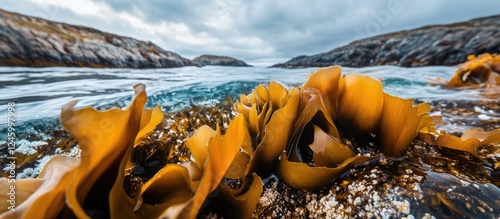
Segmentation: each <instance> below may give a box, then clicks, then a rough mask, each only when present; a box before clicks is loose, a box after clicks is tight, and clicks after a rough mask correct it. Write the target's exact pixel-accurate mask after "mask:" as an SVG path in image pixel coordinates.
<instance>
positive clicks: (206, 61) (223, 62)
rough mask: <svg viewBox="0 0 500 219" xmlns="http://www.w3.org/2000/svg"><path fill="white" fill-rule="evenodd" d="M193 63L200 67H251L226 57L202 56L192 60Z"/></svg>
mask: <svg viewBox="0 0 500 219" xmlns="http://www.w3.org/2000/svg"><path fill="white" fill-rule="evenodd" d="M193 62H195V63H197V64H198V65H201V66H205V65H220V66H241V67H251V65H248V64H247V63H245V62H244V61H241V60H238V59H235V58H232V57H227V56H214V55H202V56H198V57H196V58H195V59H193Z"/></svg>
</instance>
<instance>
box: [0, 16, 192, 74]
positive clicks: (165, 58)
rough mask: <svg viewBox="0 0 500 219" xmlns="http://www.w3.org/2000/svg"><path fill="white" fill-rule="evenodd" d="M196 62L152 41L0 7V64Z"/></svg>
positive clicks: (151, 64) (168, 64)
mask: <svg viewBox="0 0 500 219" xmlns="http://www.w3.org/2000/svg"><path fill="white" fill-rule="evenodd" d="M194 65H196V64H195V63H194V62H192V61H191V60H188V59H185V58H183V57H181V56H180V55H178V54H176V53H173V52H170V51H166V50H163V49H162V48H160V47H158V46H157V45H155V44H153V43H151V42H144V41H140V40H136V39H133V38H129V37H123V36H118V35H114V34H110V33H106V32H101V31H99V30H96V29H92V28H87V27H82V26H76V25H69V24H64V23H59V22H52V21H48V20H44V19H40V18H35V17H29V16H24V15H21V14H17V13H11V12H7V11H3V10H0V66H27V67H47V66H73V67H112V68H171V67H183V66H194Z"/></svg>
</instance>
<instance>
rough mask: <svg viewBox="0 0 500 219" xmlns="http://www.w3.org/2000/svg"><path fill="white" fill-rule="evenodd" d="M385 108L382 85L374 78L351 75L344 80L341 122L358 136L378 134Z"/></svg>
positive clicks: (340, 101) (341, 84)
mask: <svg viewBox="0 0 500 219" xmlns="http://www.w3.org/2000/svg"><path fill="white" fill-rule="evenodd" d="M383 107H384V91H383V90H382V83H381V82H380V81H379V80H376V79H374V78H372V77H369V76H365V75H360V74H350V75H347V76H345V77H343V78H342V80H341V82H340V94H339V104H338V111H339V120H340V121H342V122H343V123H344V124H345V125H347V126H350V127H351V129H353V130H355V131H356V132H357V133H358V134H368V133H376V132H377V131H378V129H379V126H380V120H381V118H382V110H383Z"/></svg>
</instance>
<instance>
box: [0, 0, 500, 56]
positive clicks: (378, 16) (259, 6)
mask: <svg viewBox="0 0 500 219" xmlns="http://www.w3.org/2000/svg"><path fill="white" fill-rule="evenodd" d="M28 1H29V0H2V6H0V7H2V8H4V9H6V10H14V11H17V12H20V13H24V14H28V15H37V14H42V15H43V13H40V12H41V11H43V10H45V11H47V10H48V11H49V12H54V11H57V10H58V9H55V8H52V9H50V8H49V9H47V7H45V9H44V4H43V3H36V4H33V2H30V3H27V2H28ZM88 1H95V2H98V1H97V0H88ZM391 2H392V3H394V4H396V5H399V7H398V8H397V9H399V10H398V11H397V12H398V13H395V14H394V13H390V7H391V6H389V4H390V3H391ZM105 3H106V4H107V5H109V6H110V7H111V8H112V9H113V10H114V11H115V12H126V13H128V14H131V15H133V16H136V17H138V18H139V19H141V20H143V22H146V23H148V24H150V25H153V26H159V25H160V24H161V23H162V22H173V23H177V24H183V25H185V26H187V27H188V28H189V31H190V34H191V35H192V36H193V37H199V36H205V38H203V37H200V40H199V41H197V42H187V41H182V39H179V38H178V36H175V35H174V36H170V35H154V36H151V35H147V34H146V33H141V32H140V31H139V30H135V29H134V28H133V27H132V24H130V23H128V22H123V21H120V20H116V19H115V20H106V21H102V20H100V19H99V18H97V17H95V16H94V17H93V16H82V15H78V14H75V13H74V12H73V11H71V10H68V9H64V8H61V9H59V11H57V13H55V14H54V15H53V16H51V17H48V19H52V20H57V21H65V22H67V23H75V24H81V25H86V26H91V27H94V28H97V29H101V30H103V31H108V32H112V33H117V34H120V35H126V36H130V37H135V38H138V39H142V40H151V41H153V42H154V43H156V44H158V45H159V46H161V47H163V48H165V49H167V50H173V51H174V52H177V53H179V54H181V55H183V56H186V57H189V58H192V57H195V56H198V55H201V54H217V55H229V56H234V57H236V58H240V59H243V60H245V61H248V62H250V63H252V62H253V61H259V62H260V61H263V60H266V59H268V60H271V59H273V60H284V59H288V58H292V57H294V56H298V55H303V54H305V55H311V54H316V53H321V52H327V51H330V50H332V49H334V48H335V47H338V46H342V45H345V44H347V43H349V42H351V41H353V40H356V39H359V38H360V37H366V36H372V35H377V34H383V33H388V32H393V31H399V30H404V29H412V28H416V27H421V26H424V25H431V24H439V23H450V22H458V21H465V20H469V19H471V18H476V17H481V16H488V15H494V14H498V13H500V9H498V6H497V5H498V4H497V0H485V1H481V4H479V3H477V2H472V1H467V0H458V1H457V0H439V1H424V0H373V1H361V0H353V1H300V0H294V1H292V0H288V1H285V0H279V1H264V0H256V1H243V0H216V1H195V0H187V1H181V0H174V1H160V0H142V1H135V0H106V1H105ZM51 10H52V11H51ZM388 11H389V17H387V16H386V17H384V14H385V15H387V13H388ZM38 16H40V15H38ZM42 17H43V16H42ZM225 17H227V18H228V19H229V20H230V21H229V22H225V21H227V20H224V18H225ZM210 22H212V23H213V22H216V23H215V26H213V25H210ZM217 22H218V23H217ZM377 25H378V26H377ZM367 27H368V29H367ZM370 28H371V29H370ZM367 30H368V31H367ZM360 33H362V34H360ZM206 39H215V40H211V41H210V42H205V41H203V40H206ZM200 45H203V46H200Z"/></svg>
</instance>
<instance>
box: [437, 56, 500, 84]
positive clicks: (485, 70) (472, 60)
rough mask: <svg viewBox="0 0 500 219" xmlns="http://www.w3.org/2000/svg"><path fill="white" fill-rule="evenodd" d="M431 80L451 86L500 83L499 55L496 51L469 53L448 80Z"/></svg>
mask: <svg viewBox="0 0 500 219" xmlns="http://www.w3.org/2000/svg"><path fill="white" fill-rule="evenodd" d="M431 82H432V83H435V84H439V85H444V86H449V87H452V88H459V87H471V86H472V87H481V86H483V87H484V86H486V87H489V86H495V85H498V84H500V56H498V54H496V53H495V54H490V53H483V54H481V55H479V56H475V55H469V56H468V57H467V61H466V62H464V63H462V64H460V68H459V69H457V71H456V72H455V74H454V75H453V76H452V78H451V79H450V80H449V81H445V80H443V79H440V78H438V79H435V80H433V81H431Z"/></svg>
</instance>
